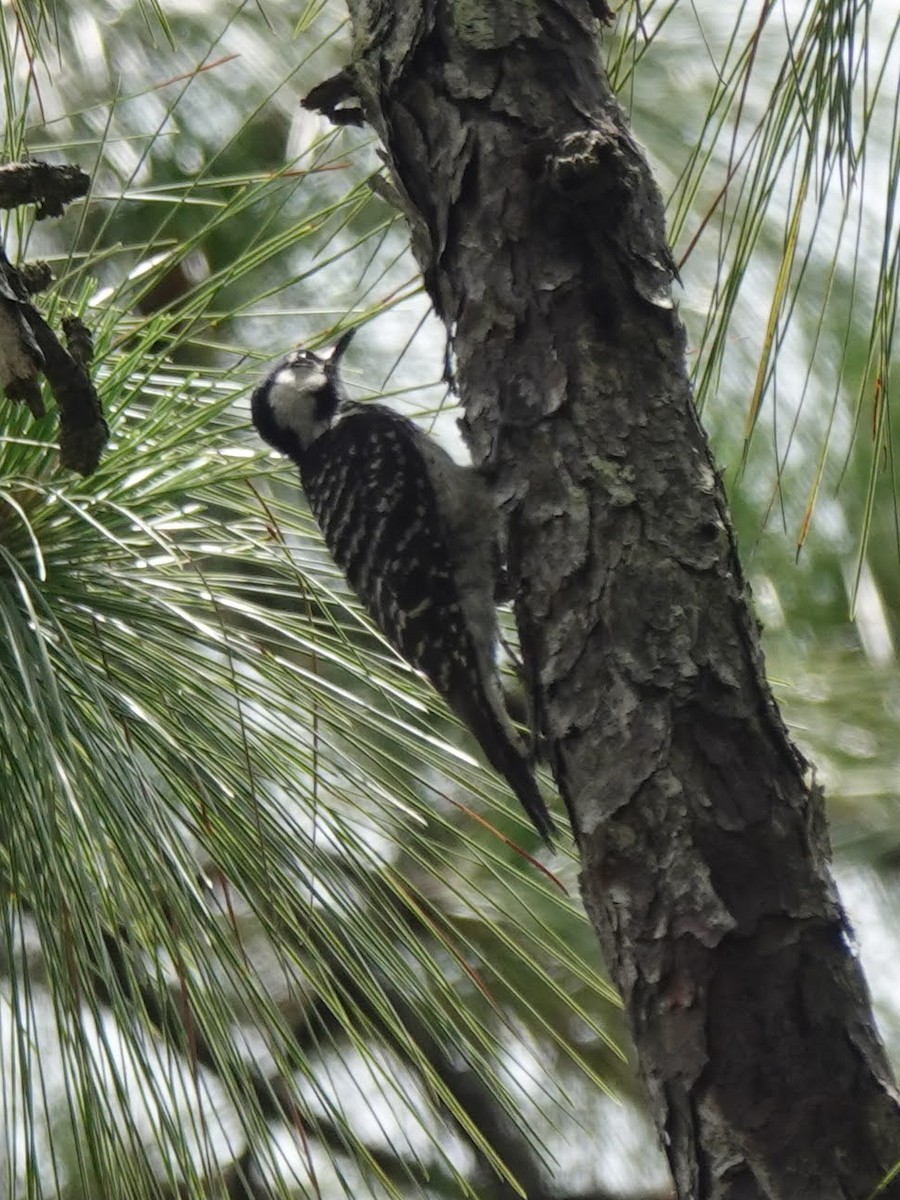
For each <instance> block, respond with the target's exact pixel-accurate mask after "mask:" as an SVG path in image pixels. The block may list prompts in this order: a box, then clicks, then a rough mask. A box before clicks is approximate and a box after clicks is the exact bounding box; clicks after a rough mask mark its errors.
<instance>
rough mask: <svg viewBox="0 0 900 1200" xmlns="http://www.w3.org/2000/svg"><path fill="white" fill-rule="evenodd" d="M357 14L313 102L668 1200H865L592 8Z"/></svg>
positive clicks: (833, 932)
mask: <svg viewBox="0 0 900 1200" xmlns="http://www.w3.org/2000/svg"><path fill="white" fill-rule="evenodd" d="M349 7H350V11H351V16H352V18H353V23H354V47H355V49H354V61H353V64H352V65H351V67H350V69H349V71H348V72H346V73H344V74H343V76H342V77H341V78H339V79H337V80H335V81H331V82H330V83H329V84H328V85H326V87H325V88H322V89H317V94H316V95H315V96H313V97H310V101H311V102H312V103H318V104H319V105H320V106H322V107H323V108H324V109H326V110H330V111H332V113H333V115H335V116H336V117H337V118H338V119H341V118H342V117H343V119H346V118H347V116H348V115H350V116H352V113H350V114H348V112H347V110H346V109H343V110H338V111H337V112H336V113H335V112H334V105H335V103H336V102H338V101H340V100H342V99H346V98H347V97H348V96H349V94H350V93H353V94H355V96H356V97H358V98H359V100H360V101H361V106H362V111H363V113H364V115H365V118H366V120H368V121H369V122H370V123H371V125H372V126H373V127H374V128H375V130H376V131H377V132H378V134H379V135H380V137H381V139H382V142H383V144H384V147H385V151H386V156H387V164H388V168H389V171H390V174H391V177H392V180H393V183H394V185H395V186H396V187H397V189H398V191H399V193H400V197H399V202H400V203H401V205H402V207H403V208H404V211H405V212H406V215H407V217H408V218H409V221H410V225H411V229H412V238H413V248H414V250H415V253H416V255H417V257H418V260H419V262H420V264H421V267H422V270H423V272H424V276H425V281H426V284H427V286H428V288H429V291H430V293H431V296H432V299H433V301H434V305H435V308H436V309H437V311H438V313H439V315H440V316H441V317H442V319H443V320H444V321H445V322H446V324H447V327H448V330H450V332H451V333H452V336H453V346H454V350H455V355H456V362H457V371H458V380H459V385H460V392H461V397H462V400H463V402H464V404H465V409H466V415H467V422H468V427H469V432H470V439H471V444H472V448H473V454H474V456H475V459H476V461H482V462H484V463H485V464H487V467H488V469H489V470H490V472H491V477H492V479H493V482H494V487H495V494H496V497H497V501H498V504H499V505H500V509H501V512H502V514H503V517H504V519H505V524H506V527H507V530H508V554H509V566H510V573H511V577H512V582H513V584H514V585H515V587H516V588H517V616H518V619H519V624H520V629H521V634H522V645H523V653H524V655H525V658H526V665H527V668H528V670H529V674H530V678H531V679H532V681H533V684H534V689H535V701H536V704H537V711H538V712H539V714H540V718H541V721H542V723H543V726H544V728H545V731H546V734H547V737H548V742H549V745H550V747H551V753H552V761H553V763H554V768H555V773H556V777H557V781H558V784H559V787H560V790H561V793H562V795H563V798H564V799H565V802H566V805H567V807H568V810H569V814H570V817H571V820H572V824H573V828H574V830H575V834H576V839H577V843H578V847H579V849H580V852H581V855H582V861H583V871H582V889H583V896H584V902H585V905H586V908H587V911H588V913H589V915H590V918H591V920H592V921H593V923H594V926H595V928H596V931H597V936H598V938H599V940H600V943H601V945H602V947H603V951H604V953H605V956H606V962H607V965H608V967H609V970H610V971H611V973H612V975H613V977H614V979H615V980H616V982H617V984H618V986H619V988H620V989H621V992H622V995H623V997H624V999H625V1003H626V1006H627V1010H628V1013H629V1016H630V1021H631V1028H632V1031H633V1034H634V1039H635V1043H636V1046H637V1050H638V1055H639V1059H640V1065H641V1069H642V1073H643V1076H644V1079H645V1081H646V1085H647V1090H648V1093H649V1097H650V1102H651V1105H652V1109H653V1112H654V1116H655V1120H656V1123H657V1127H658V1130H659V1134H660V1138H661V1140H662V1143H663V1146H664V1148H665V1150H666V1153H667V1154H668V1157H669V1161H670V1164H671V1169H672V1173H673V1177H674V1179H675V1183H676V1188H677V1192H678V1195H679V1197H682V1198H684V1200H686V1198H688V1197H691V1198H692V1200H693V1198H699V1197H703V1198H715V1200H720V1198H726V1197H727V1198H728V1200H738V1198H740V1200H756V1198H762V1197H766V1198H769V1200H774V1198H777V1200H807V1198H808V1200H847V1198H848V1197H852V1198H854V1200H856V1198H858V1200H862V1198H863V1197H865V1196H867V1195H868V1193H869V1192H870V1190H871V1189H872V1188H874V1187H875V1186H876V1185H877V1183H878V1182H879V1180H880V1179H881V1178H882V1176H883V1175H884V1173H885V1172H886V1171H887V1170H888V1169H889V1168H890V1167H891V1166H892V1164H893V1163H894V1161H895V1159H897V1158H900V1108H898V1105H897V1098H896V1095H895V1091H894V1086H893V1082H892V1078H891V1073H890V1070H889V1068H888V1066H887V1063H886V1060H885V1055H884V1051H883V1048H882V1046H881V1044H880V1042H879V1040H878V1036H877V1034H876V1031H875V1028H874V1024H873V1019H872V1013H871V1008H870V1002H869V997H868V994H867V990H866V986H865V982H864V980H863V978H862V975H861V972H860V968H859V963H858V960H857V958H856V957H855V955H854V953H853V950H852V935H851V933H850V930H849V928H848V925H847V922H846V919H845V917H844V914H843V912H842V910H841V907H840V903H839V900H838V897H837V894H836V891H835V887H834V883H833V881H832V879H831V876H830V874H829V868H828V862H829V846H828V836H827V831H826V827H825V820H824V815H823V807H822V800H821V796H820V795H819V794H818V793H817V792H816V790H815V789H814V788H813V787H811V786H810V780H809V776H808V775H807V774H806V773H805V770H804V765H805V764H804V763H803V761H802V760H801V758H800V756H799V754H798V753H797V751H796V750H795V749H794V747H793V746H792V745H791V743H790V741H789V739H788V737H787V734H786V731H785V728H784V725H783V723H782V720H781V718H780V716H779V713H778V710H777V708H776V706H775V704H774V701H773V699H772V695H771V693H770V691H769V688H768V685H767V683H766V680H765V676H764V671H763V662H762V655H761V652H760V646H759V630H758V626H757V622H756V620H755V618H754V616H753V614H752V611H751V608H750V604H749V596H748V592H747V587H746V584H745V582H744V579H743V576H742V573H741V568H740V564H739V562H738V558H737V554H736V551H735V545H734V540H733V537H732V532H731V525H730V521H729V517H728V513H727V510H726V504H725V499H724V496H723V492H722V488H721V485H720V481H719V478H718V476H717V474H716V471H715V468H714V466H713V464H712V461H711V459H710V455H709V450H708V447H707V444H706V440H705V437H704V435H703V431H702V430H701V428H700V426H699V424H698V421H697V417H696V414H695V411H694V408H693V404H692V399H691V391H690V386H689V383H688V378H687V374H686V369H685V362H684V349H685V338H684V330H683V327H682V325H681V322H680V320H679V318H678V315H677V311H676V310H675V308H674V307H673V306H672V303H671V292H670V284H671V282H672V273H673V272H672V264H671V259H670V257H669V254H668V251H667V248H666V244H665V236H664V229H663V218H662V209H661V205H660V200H659V195H658V193H657V189H656V187H655V185H654V183H653V180H652V178H651V176H650V174H649V171H648V168H647V164H646V162H645V160H644V157H643V155H642V153H641V151H640V149H639V148H638V147H637V146H636V145H635V143H634V141H633V140H632V139H631V136H630V134H629V131H628V128H627V124H626V122H625V119H624V117H623V114H622V112H621V110H620V109H619V107H618V105H617V104H616V101H615V100H614V98H613V96H612V95H611V93H610V90H609V85H608V82H607V80H606V78H605V76H604V74H603V72H602V70H601V69H600V67H599V65H598V38H599V32H600V21H599V20H598V18H603V17H605V16H607V15H608V14H607V13H606V10H605V5H603V4H602V3H600V2H599V0H593V3H591V0H547V2H545V3H538V2H537V0H350V3H349ZM890 1190H891V1189H890V1188H889V1189H888V1190H887V1191H886V1192H885V1193H884V1195H888V1194H889V1193H890Z"/></svg>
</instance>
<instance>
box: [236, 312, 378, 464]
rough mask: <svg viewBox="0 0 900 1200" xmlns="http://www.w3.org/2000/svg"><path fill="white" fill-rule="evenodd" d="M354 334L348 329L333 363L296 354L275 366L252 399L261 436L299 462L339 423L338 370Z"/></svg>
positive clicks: (306, 352)
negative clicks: (317, 439)
mask: <svg viewBox="0 0 900 1200" xmlns="http://www.w3.org/2000/svg"><path fill="white" fill-rule="evenodd" d="M355 332H356V330H355V329H348V330H347V332H346V333H345V334H343V336H342V337H341V338H340V340H339V341H338V342H337V344H336V345H335V347H334V349H333V350H332V352H331V355H330V356H329V357H328V358H322V357H321V356H320V355H318V354H313V352H312V351H311V350H295V351H293V353H291V354H289V355H288V356H287V357H286V358H283V359H282V360H281V362H280V363H279V364H278V366H276V367H275V368H274V369H273V370H272V371H270V372H269V374H268V375H267V376H266V378H265V379H264V380H263V382H262V383H261V384H260V385H259V387H258V388H256V390H255V391H254V393H253V395H252V397H251V400H250V411H251V415H252V417H253V424H254V425H255V426H256V431H257V433H258V434H259V436H260V437H261V438H263V440H264V441H267V442H268V443H269V445H270V446H274V447H275V449H276V450H280V451H281V452H282V454H287V455H289V456H290V457H291V458H293V459H294V461H295V462H298V463H299V461H300V459H301V458H302V457H303V455H304V454H305V453H306V451H307V450H308V449H309V447H310V446H311V445H312V444H313V442H314V441H315V440H316V438H317V437H320V436H321V434H323V433H324V432H325V430H326V429H328V427H329V426H330V425H331V423H332V421H333V420H334V416H335V413H336V412H337V409H338V407H339V405H340V403H341V401H342V400H344V399H345V396H344V390H343V387H342V385H341V380H340V375H339V373H338V367H339V364H340V360H341V357H342V355H343V353H344V351H345V350H346V349H347V347H348V346H349V345H350V342H351V340H352V339H353V335H354V333H355Z"/></svg>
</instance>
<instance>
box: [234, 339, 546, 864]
mask: <svg viewBox="0 0 900 1200" xmlns="http://www.w3.org/2000/svg"><path fill="white" fill-rule="evenodd" d="M353 333H354V331H353V330H350V331H348V332H347V333H345V334H344V336H343V337H342V338H341V339H340V341H339V342H338V343H337V345H336V347H335V349H334V351H333V353H332V355H331V357H330V358H328V359H323V358H321V357H319V355H317V354H313V353H311V352H310V351H308V350H297V351H295V352H294V353H293V354H290V355H288V357H287V358H285V359H283V360H282V362H281V363H279V365H278V366H277V367H275V369H274V370H273V371H272V372H271V373H270V374H269V375H268V377H267V378H266V379H265V380H264V382H263V383H262V384H261V385H260V386H259V387H258V388H257V389H256V390H255V391H254V393H253V397H252V401H251V409H252V415H253V423H254V425H255V426H256V429H257V432H258V433H259V434H260V436H261V437H262V438H264V439H265V441H267V442H268V443H269V444H270V445H271V446H274V447H275V448H276V449H277V450H280V451H281V452H282V453H283V454H286V455H288V456H289V457H290V458H291V459H293V461H294V462H295V463H296V464H297V466H298V467H299V469H300V481H301V483H302V485H303V490H304V492H305V493H306V498H307V500H308V502H309V506H310V508H311V509H312V512H313V515H314V516H315V518H316V520H317V521H318V524H319V527H320V528H321V530H322V534H323V536H324V538H325V543H326V545H327V546H328V549H329V550H330V552H331V555H332V557H333V558H334V560H335V562H336V563H337V565H338V566H339V567H340V569H341V570H342V571H343V572H344V574H345V575H346V577H347V580H348V582H349V583H350V586H351V587H352V588H353V590H354V591H355V592H356V593H357V595H358V596H359V598H360V600H361V601H362V602H363V604H364V605H365V607H366V608H367V609H368V611H369V613H370V614H371V616H372V618H373V620H374V621H375V622H376V624H377V625H378V626H379V628H380V629H381V631H382V633H383V634H384V635H385V637H386V638H387V639H388V641H389V642H390V643H391V644H392V645H393V646H394V647H395V648H396V649H397V650H398V651H399V652H400V654H402V656H403V657H404V658H405V659H406V660H407V661H408V662H409V663H410V664H411V665H412V666H414V667H416V668H417V669H418V670H420V671H422V672H423V673H424V674H425V675H426V676H427V677H428V678H429V679H430V681H431V682H432V684H433V685H434V687H435V688H436V689H437V691H438V692H440V694H441V695H442V696H443V697H444V698H445V699H446V701H447V703H448V704H449V705H450V708H451V709H452V710H453V711H454V712H455V713H456V715H457V716H458V717H459V718H460V719H461V720H462V721H463V722H464V723H465V724H466V725H467V726H468V728H469V729H470V730H471V731H472V733H473V734H474V736H475V738H476V740H477V741H478V743H479V745H480V746H481V748H482V750H483V751H484V753H485V755H486V757H487V759H488V762H489V763H490V764H491V766H492V767H493V768H494V770H495V771H497V772H498V773H499V774H500V775H502V776H503V778H504V779H506V781H507V783H508V784H509V785H510V787H511V788H512V790H513V792H514V793H515V794H516V796H517V797H518V799H519V801H520V803H521V804H522V807H523V808H524V809H525V812H526V813H527V814H528V816H529V817H530V818H531V820H532V822H533V823H534V826H535V828H536V829H537V830H538V832H539V833H540V834H541V836H542V837H543V838H544V840H545V841H546V842H547V843H548V844H552V843H551V835H552V834H553V832H554V825H553V820H552V818H551V816H550V814H549V812H548V811H547V807H546V805H545V804H544V801H543V799H542V797H541V794H540V791H539V790H538V787H537V783H536V781H535V778H534V774H533V772H532V769H531V765H530V763H529V761H528V758H527V756H526V754H525V752H524V748H523V746H522V740H521V738H520V737H519V735H518V733H517V732H516V730H515V728H514V726H513V724H512V721H511V720H510V717H509V714H508V712H507V710H506V705H505V703H504V700H503V692H502V689H501V686H500V680H499V677H498V674H497V666H496V657H495V656H496V650H497V643H498V638H499V631H498V627H497V611H496V607H495V603H494V585H495V579H496V567H497V564H496V561H495V556H496V539H495V525H496V521H495V515H494V508H493V502H492V499H491V496H490V493H489V492H488V489H487V487H486V485H485V483H484V480H483V479H482V478H481V476H480V475H479V474H478V472H477V471H475V470H474V469H473V468H472V467H464V466H461V465H460V464H458V463H455V462H454V461H453V459H451V458H450V456H449V455H448V454H447V453H446V452H445V451H444V450H442V449H441V447H440V446H438V445H437V444H436V443H435V442H434V441H432V440H431V438H429V437H428V436H427V434H425V433H423V432H422V431H421V430H420V429H418V428H417V426H416V425H415V424H414V423H413V422H412V421H410V420H408V419H407V418H406V417H403V416H401V415H400V414H399V413H395V412H394V411H393V410H392V409H390V408H387V407H385V406H384V405H382V404H373V403H368V404H359V403H355V402H354V401H351V400H349V399H348V398H347V397H346V395H345V393H344V390H343V387H342V385H341V381H340V376H339V374H338V364H339V362H340V358H341V355H342V354H343V352H344V350H346V348H347V346H348V344H349V342H350V339H351V338H352V336H353Z"/></svg>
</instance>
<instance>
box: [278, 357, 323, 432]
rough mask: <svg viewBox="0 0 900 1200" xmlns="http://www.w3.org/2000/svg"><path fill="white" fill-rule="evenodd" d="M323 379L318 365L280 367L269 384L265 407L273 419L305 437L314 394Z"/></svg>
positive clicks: (311, 412)
mask: <svg viewBox="0 0 900 1200" xmlns="http://www.w3.org/2000/svg"><path fill="white" fill-rule="evenodd" d="M326 382H327V380H326V377H325V372H324V370H322V369H321V368H318V367H317V368H314V369H312V370H309V369H306V370H298V369H297V368H296V367H288V366H285V367H280V368H279V369H278V370H277V371H276V372H275V374H274V375H273V377H272V382H271V383H270V385H269V407H270V409H271V411H272V416H273V418H274V419H275V421H276V423H277V424H278V425H280V426H281V428H282V429H288V430H291V431H292V432H293V433H296V434H297V435H298V436H299V437H300V439H301V440H302V441H305V440H306V436H307V435H308V434H309V432H310V430H311V428H312V425H313V410H314V407H315V394H316V392H318V391H320V390H321V389H322V388H323V387H324V386H325V384H326Z"/></svg>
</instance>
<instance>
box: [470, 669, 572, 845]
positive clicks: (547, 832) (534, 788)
mask: <svg viewBox="0 0 900 1200" xmlns="http://www.w3.org/2000/svg"><path fill="white" fill-rule="evenodd" d="M492 698H493V697H492ZM502 704H503V701H502V699H501V698H500V690H499V687H498V688H497V696H496V698H495V704H491V703H490V701H489V699H488V697H487V696H486V695H485V694H484V693H482V692H481V690H480V689H472V691H471V692H469V694H464V695H463V696H462V697H460V699H459V702H458V703H454V704H453V708H454V709H455V711H456V714H457V716H458V717H459V718H460V719H461V720H462V721H463V722H465V724H466V725H467V726H468V727H469V729H470V730H471V731H472V733H473V734H474V736H475V738H476V740H477V742H478V744H479V745H480V746H481V748H482V750H483V751H484V754H485V757H486V758H487V760H488V762H489V763H490V764H491V766H492V767H493V768H494V770H495V771H496V772H497V774H498V775H501V776H502V777H503V778H504V779H505V780H506V782H507V783H508V784H509V786H510V787H511V788H512V790H513V792H514V793H515V795H516V798H517V800H518V801H519V803H520V804H521V805H522V808H523V809H524V810H525V812H526V813H527V814H528V817H529V819H530V820H531V823H532V824H533V825H534V827H535V829H536V830H537V831H538V833H539V834H540V835H541V837H542V838H543V839H544V841H545V842H546V843H547V845H548V846H549V847H550V849H551V850H552V849H553V836H554V834H555V833H556V825H555V824H554V821H553V818H552V817H551V816H550V813H549V811H548V809H547V805H546V804H545V803H544V799H543V797H542V796H541V793H540V790H539V788H538V785H537V781H536V779H535V777H534V772H533V770H532V767H531V764H530V762H529V761H528V758H527V757H526V754H525V751H524V749H523V747H522V744H521V739H520V737H519V735H518V734H517V733H516V730H515V728H514V726H513V724H512V721H511V720H510V719H509V716H508V715H507V714H506V712H505V710H503V713H502V716H501V714H500V713H499V712H498V711H497V709H498V708H502Z"/></svg>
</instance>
